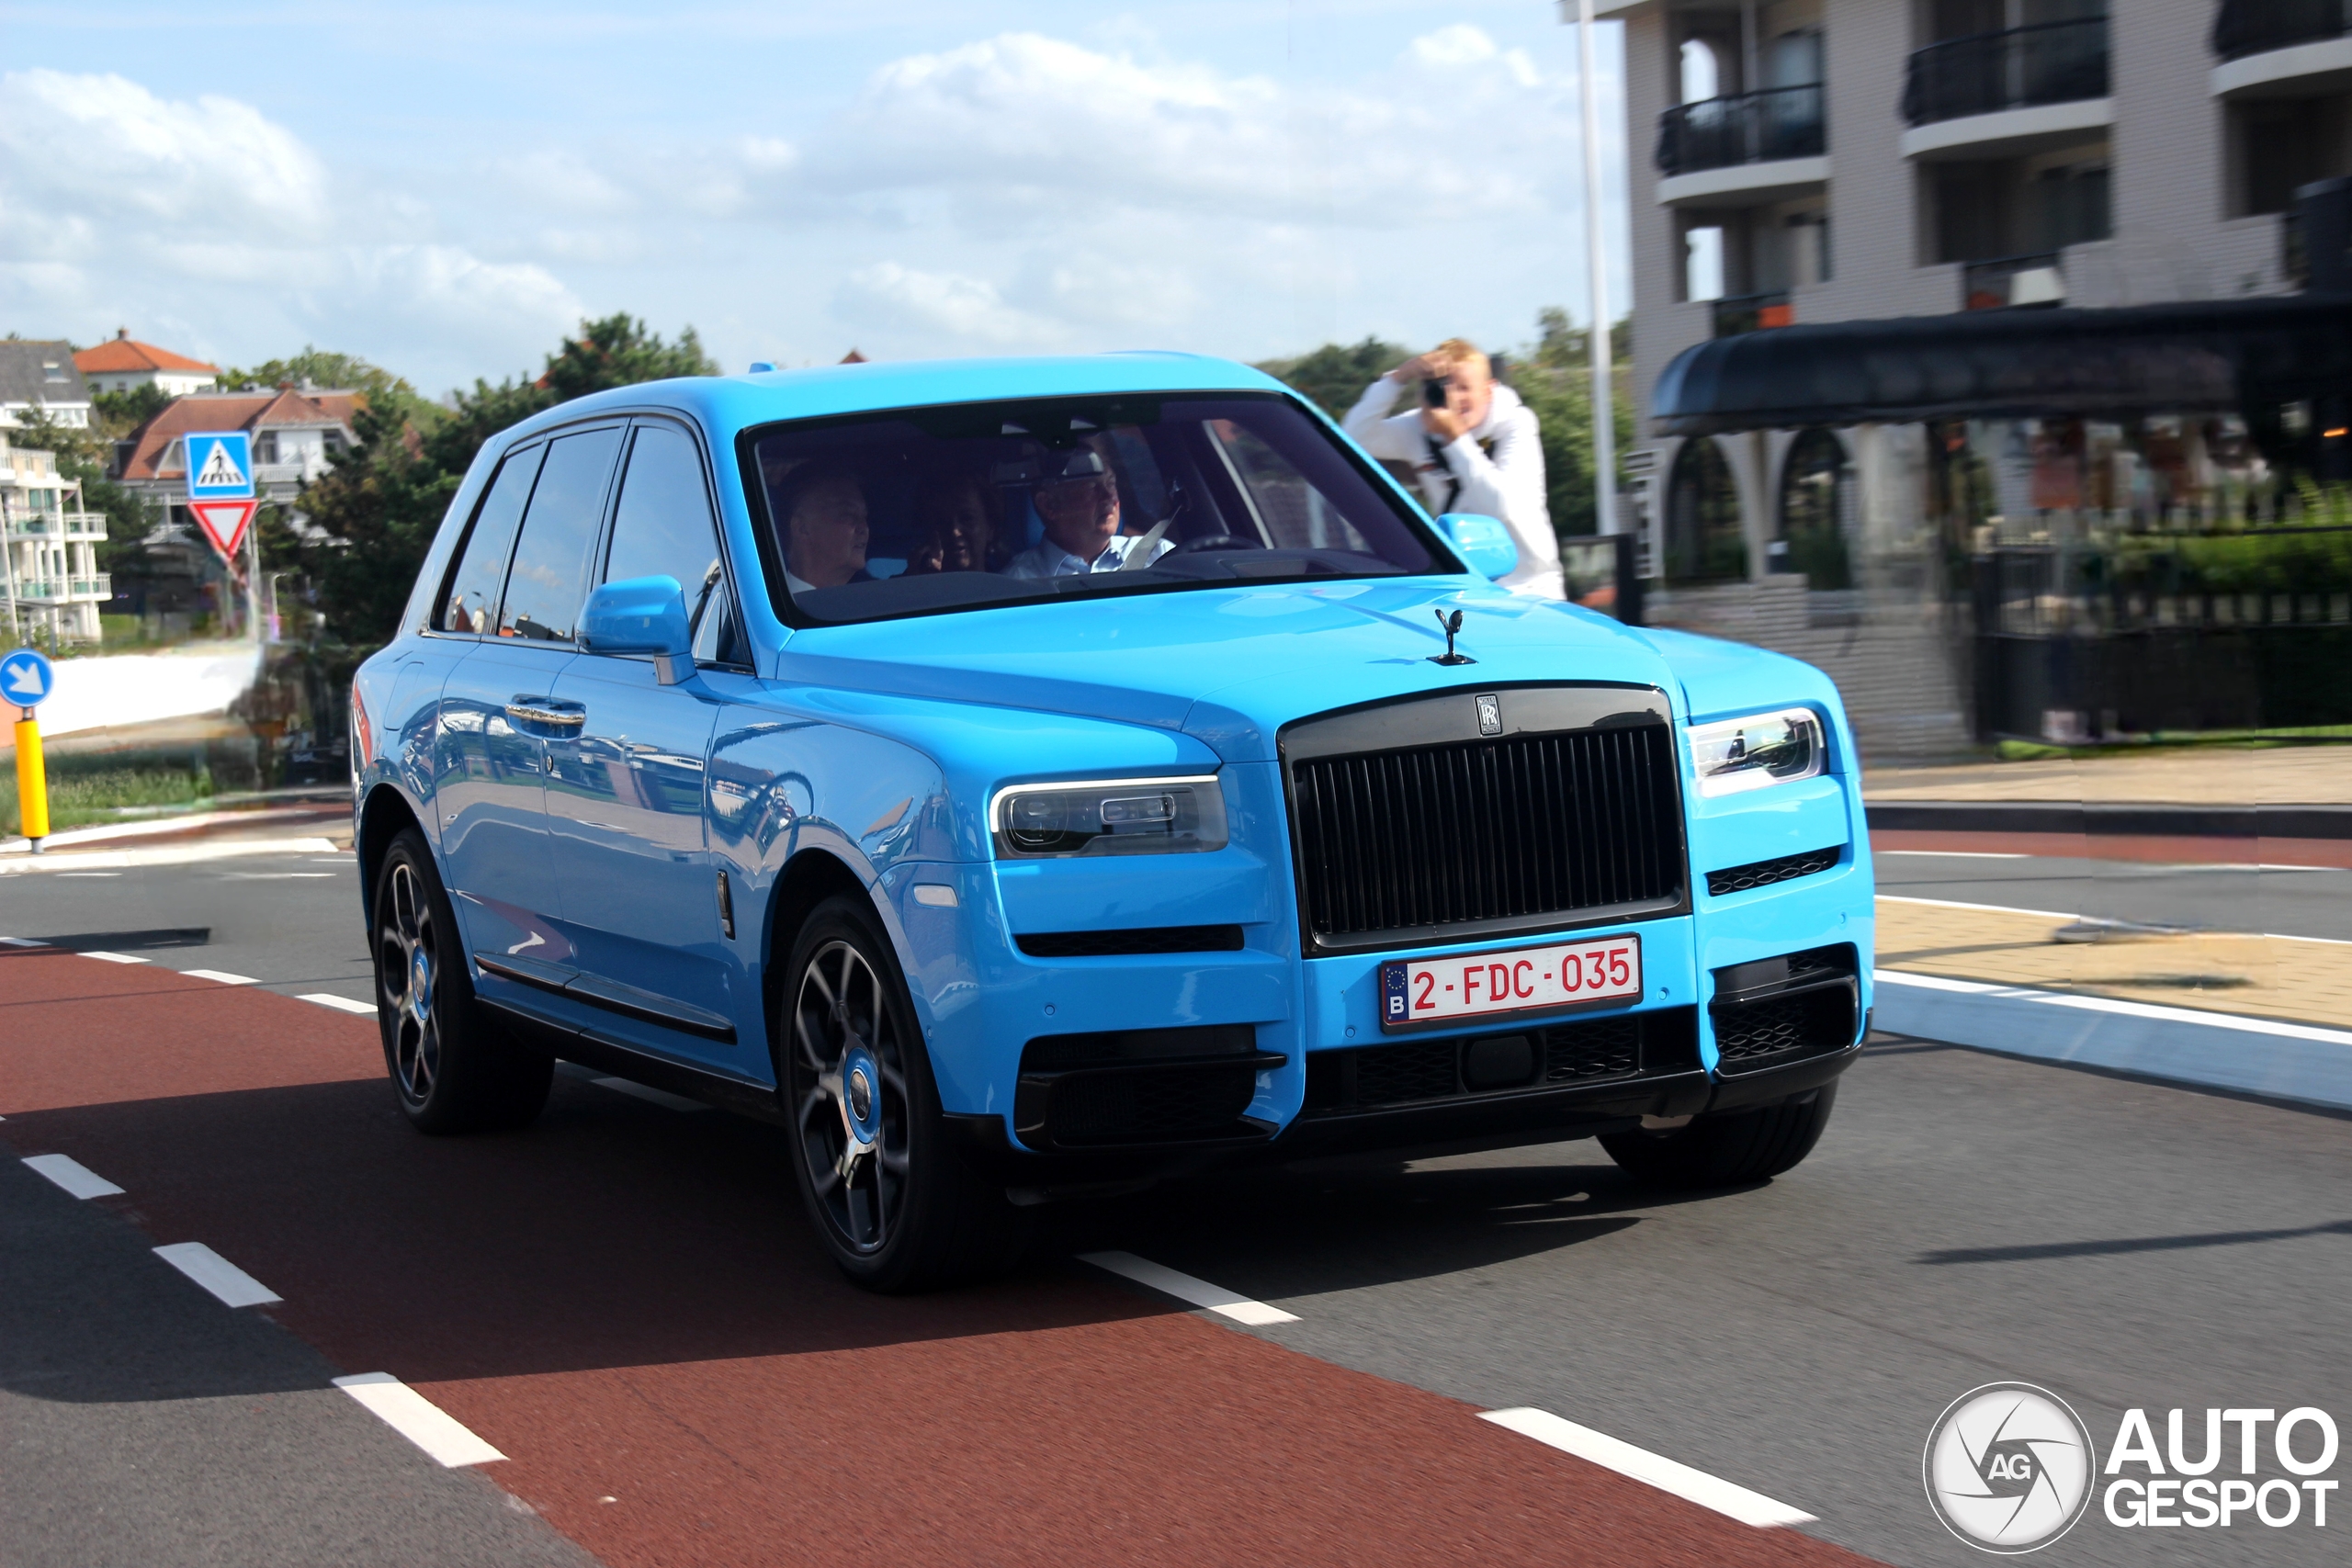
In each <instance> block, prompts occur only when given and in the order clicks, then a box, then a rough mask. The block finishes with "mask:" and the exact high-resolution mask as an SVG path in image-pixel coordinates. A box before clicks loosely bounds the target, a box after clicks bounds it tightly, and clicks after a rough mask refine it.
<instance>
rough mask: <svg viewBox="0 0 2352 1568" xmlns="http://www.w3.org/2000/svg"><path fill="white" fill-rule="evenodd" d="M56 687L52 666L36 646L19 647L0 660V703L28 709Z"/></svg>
mask: <svg viewBox="0 0 2352 1568" xmlns="http://www.w3.org/2000/svg"><path fill="white" fill-rule="evenodd" d="M56 689H57V670H56V667H55V666H54V665H52V664H51V663H50V661H49V660H47V659H46V658H44V657H42V655H41V652H40V649H34V648H20V649H17V651H16V652H14V653H12V654H10V655H8V657H7V658H6V659H0V702H5V703H13V704H15V705H17V707H20V708H28V707H32V706H34V705H36V704H38V703H40V702H41V701H42V700H43V699H44V698H46V697H47V696H48V695H49V694H50V693H51V692H53V691H55V690H56Z"/></svg>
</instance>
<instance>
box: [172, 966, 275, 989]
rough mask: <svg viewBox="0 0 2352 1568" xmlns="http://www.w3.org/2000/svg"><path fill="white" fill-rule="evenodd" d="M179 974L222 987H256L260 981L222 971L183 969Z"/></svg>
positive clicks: (248, 976)
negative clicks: (213, 982) (216, 983)
mask: <svg viewBox="0 0 2352 1568" xmlns="http://www.w3.org/2000/svg"><path fill="white" fill-rule="evenodd" d="M180 973H181V974H183V975H186V976H188V977H189V978H190V979H194V980H214V981H218V982H219V983H220V984H221V985H223V986H258V985H260V984H261V982H260V981H258V980H256V979H254V977H253V976H251V975H232V974H230V973H229V972H228V971H226V970H224V969H183V970H181V971H180Z"/></svg>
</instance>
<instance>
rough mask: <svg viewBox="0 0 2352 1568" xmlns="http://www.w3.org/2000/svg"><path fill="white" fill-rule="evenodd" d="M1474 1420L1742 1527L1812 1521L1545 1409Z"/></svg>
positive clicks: (1491, 1413)
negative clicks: (1663, 1493)
mask: <svg viewBox="0 0 2352 1568" xmlns="http://www.w3.org/2000/svg"><path fill="white" fill-rule="evenodd" d="M1478 1419H1480V1420H1481V1421H1492V1422H1493V1423H1494V1424H1495V1425H1496V1426H1498V1427H1509V1428H1510V1430H1512V1431H1514V1432H1517V1433H1519V1434H1520V1435H1521V1436H1522V1437H1528V1438H1534V1439H1535V1440H1536V1441H1537V1442H1539V1443H1544V1444H1547V1445H1549V1446H1550V1447H1552V1448H1555V1449H1557V1450H1560V1451H1561V1452H1562V1453H1565V1454H1574V1455H1575V1456H1576V1457H1577V1458H1578V1459H1580V1460H1584V1461H1588V1462H1589V1463H1592V1464H1597V1465H1599V1466H1600V1467H1601V1468H1602V1469H1603V1470H1613V1471H1615V1472H1617V1473H1618V1474H1620V1475H1625V1476H1631V1477H1632V1478H1633V1479H1634V1480H1635V1481H1638V1482H1641V1483H1643V1484H1645V1485H1647V1486H1655V1487H1657V1489H1658V1490H1659V1491H1661V1492H1671V1493H1672V1494H1674V1495H1676V1496H1677V1497H1679V1498H1682V1499H1683V1500H1684V1501H1685V1502H1691V1503H1696V1504H1698V1505H1699V1506H1701V1507H1702V1508H1713V1510H1714V1511H1715V1512H1716V1513H1718V1514H1724V1515H1727V1516H1729V1517H1732V1518H1735V1519H1737V1520H1738V1521H1739V1522H1740V1523H1741V1524H1744V1525H1756V1526H1758V1527H1759V1528H1761V1527H1767V1526H1772V1525H1803V1524H1810V1523H1812V1522H1813V1516H1812V1515H1811V1514H1807V1513H1803V1512H1800V1511H1799V1510H1797V1509H1795V1508H1792V1507H1790V1506H1788V1505H1787V1504H1786V1503H1775V1502H1774V1501H1772V1499H1771V1498H1770V1497H1767V1496H1764V1495H1761V1494H1758V1493H1755V1492H1750V1491H1749V1490H1748V1489H1747V1487H1745V1486H1735V1485H1733V1484H1732V1483H1730V1482H1728V1481H1724V1480H1722V1479H1720V1478H1719V1477H1716V1476H1713V1475H1709V1474H1708V1473H1707V1472H1705V1471H1703V1470H1693V1469H1691V1467H1690V1466H1689V1465H1687V1464H1681V1463H1679V1462H1677V1461H1674V1460H1670V1459H1668V1458H1667V1457H1666V1456H1665V1455H1663V1454H1654V1453H1652V1452H1650V1451H1649V1450H1647V1449H1637V1448H1635V1447H1634V1445H1633V1444H1631V1443H1628V1442H1622V1441H1620V1440H1619V1439H1617V1438H1612V1437H1611V1436H1610V1435H1609V1434H1608V1433H1606V1432H1596V1431H1594V1430H1593V1429H1592V1428H1591V1427H1579V1426H1577V1424H1576V1423H1575V1422H1573V1421H1564V1420H1562V1419H1561V1418H1560V1417H1558V1416H1555V1415H1553V1414H1552V1413H1551V1412H1550V1411H1548V1410H1533V1409H1524V1408H1522V1409H1518V1410H1488V1411H1486V1412H1484V1413H1482V1414H1481V1415H1480V1416H1479V1417H1478Z"/></svg>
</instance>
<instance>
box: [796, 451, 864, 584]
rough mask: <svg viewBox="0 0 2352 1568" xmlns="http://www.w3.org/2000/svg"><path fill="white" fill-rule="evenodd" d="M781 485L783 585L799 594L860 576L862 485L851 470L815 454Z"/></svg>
mask: <svg viewBox="0 0 2352 1568" xmlns="http://www.w3.org/2000/svg"><path fill="white" fill-rule="evenodd" d="M783 490H784V493H783V495H782V496H781V497H779V498H778V499H779V501H780V502H781V504H779V505H778V506H777V508H776V511H777V513H779V514H780V515H781V516H782V517H783V518H784V559H785V569H784V580H785V585H786V587H788V588H790V589H791V590H792V591H793V592H795V593H801V592H807V591H808V590H809V589H811V588H839V587H841V586H842V584H843V583H845V582H864V581H867V578H866V573H865V540H866V525H865V486H864V485H863V484H861V483H860V482H859V481H858V477H857V473H856V470H854V469H853V468H849V467H847V466H846V465H843V464H838V463H832V462H829V461H826V460H825V459H822V458H819V459H817V460H815V461H813V462H809V463H805V464H803V465H802V466H801V467H799V468H795V469H793V470H792V472H791V473H790V474H789V475H788V476H786V479H785V481H784V486H783Z"/></svg>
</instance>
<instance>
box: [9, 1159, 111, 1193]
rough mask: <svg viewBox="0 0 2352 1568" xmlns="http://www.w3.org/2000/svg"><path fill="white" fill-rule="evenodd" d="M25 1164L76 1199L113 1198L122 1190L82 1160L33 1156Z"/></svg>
mask: <svg viewBox="0 0 2352 1568" xmlns="http://www.w3.org/2000/svg"><path fill="white" fill-rule="evenodd" d="M25 1163H26V1164H27V1165H28V1166H31V1167H32V1168H34V1169H35V1170H37V1171H40V1173H41V1174H42V1175H43V1176H46V1177H48V1178H49V1179H51V1181H54V1182H56V1183H57V1184H58V1185H59V1186H60V1187H62V1188H64V1189H65V1190H67V1191H68V1192H71V1193H72V1194H74V1196H75V1197H76V1198H111V1197H112V1196H114V1195H115V1194H116V1193H118V1192H119V1191H121V1190H122V1189H121V1188H119V1187H117V1186H116V1185H115V1184H114V1183H113V1182H111V1181H108V1180H107V1179H106V1178H105V1177H103V1176H100V1175H99V1174H98V1173H97V1172H96V1171H95V1170H92V1169H91V1168H89V1167H88V1166H86V1165H84V1164H83V1163H82V1162H81V1161H80V1160H78V1159H74V1158H72V1157H70V1156H65V1155H32V1156H28V1158H27V1159H26V1160H25Z"/></svg>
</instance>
